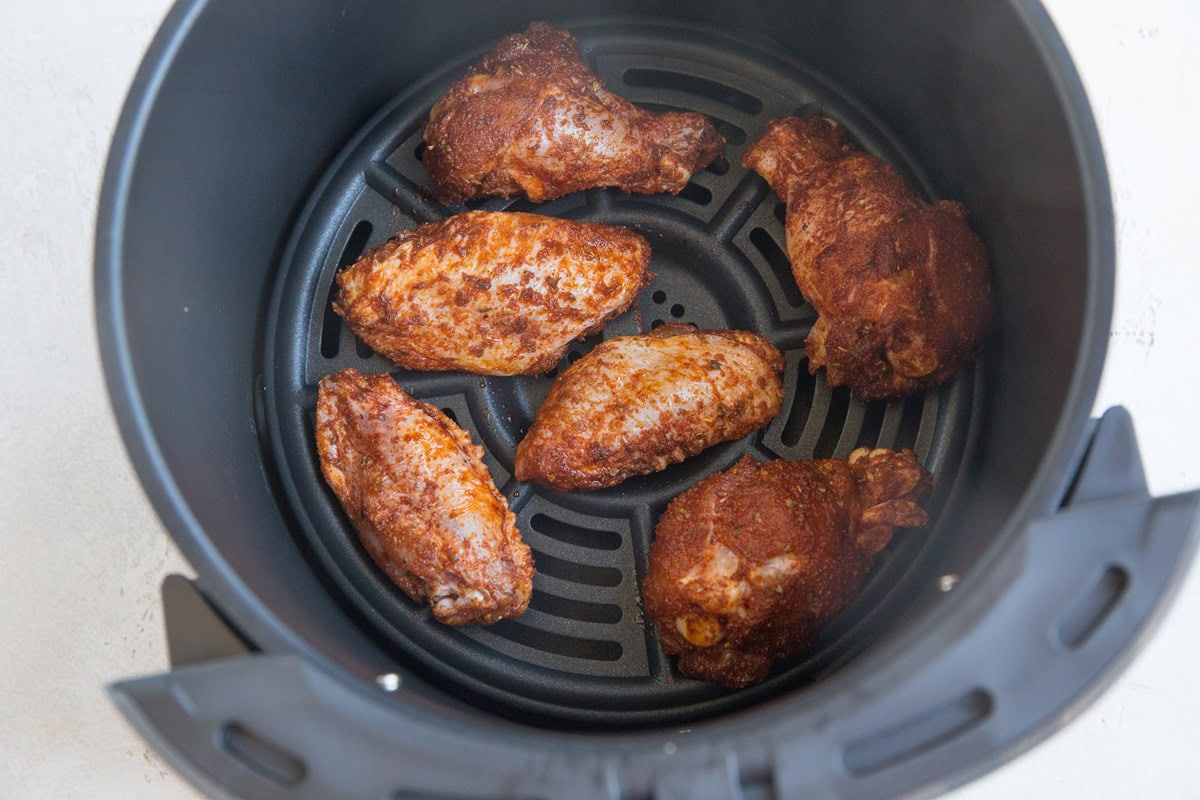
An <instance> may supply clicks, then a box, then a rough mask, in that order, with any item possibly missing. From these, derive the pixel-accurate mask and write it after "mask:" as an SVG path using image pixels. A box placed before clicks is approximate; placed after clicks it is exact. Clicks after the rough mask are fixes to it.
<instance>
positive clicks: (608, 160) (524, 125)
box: [421, 22, 725, 203]
mask: <svg viewBox="0 0 1200 800" xmlns="http://www.w3.org/2000/svg"><path fill="white" fill-rule="evenodd" d="M603 87H604V85H603V84H602V83H601V82H600V79H599V78H598V77H597V76H596V74H595V73H594V72H592V71H591V70H590V69H588V67H587V65H586V64H585V63H584V62H583V60H582V58H581V57H580V54H579V44H578V42H576V41H575V37H574V36H572V35H571V34H570V33H568V32H567V31H564V30H558V29H556V28H552V27H550V26H549V25H547V24H545V23H543V22H535V23H533V24H532V25H530V26H529V30H528V31H526V32H525V33H521V34H514V35H512V36H508V37H505V38H504V39H503V40H501V42H500V43H499V44H498V45H496V47H495V48H494V49H493V50H492V51H491V52H490V53H488V54H487V55H486V56H484V57H483V60H482V61H480V62H479V63H478V64H476V65H474V66H473V67H471V68H470V70H469V71H468V73H467V75H466V77H464V78H462V79H461V80H459V81H458V82H457V83H455V84H454V85H453V86H451V87H450V89H449V91H448V92H447V93H446V95H445V96H444V97H443V98H442V99H441V100H439V101H438V102H437V104H436V105H434V107H433V109H432V110H431V111H430V114H429V122H428V123H427V124H426V125H425V131H424V138H425V145H426V148H425V152H424V153H423V155H422V157H421V158H422V161H423V162H424V164H425V167H426V169H428V170H429V174H430V176H431V177H432V178H433V184H434V188H435V193H436V195H437V199H438V200H439V201H441V202H443V203H457V202H460V201H462V200H469V199H471V198H476V197H490V196H496V195H499V196H502V197H511V196H513V195H516V194H520V193H524V194H526V195H528V197H529V199H530V200H533V201H535V202H541V201H544V200H550V199H553V198H555V197H561V196H562V195H565V194H569V193H571V192H577V191H579V190H581V189H590V188H593V187H597V186H617V187H620V188H621V189H624V190H625V191H626V192H636V193H642V194H647V193H652V192H678V191H679V190H680V189H682V188H683V187H684V186H685V185H687V182H688V180H689V179H690V178H691V176H692V173H693V172H695V171H696V170H698V169H703V168H704V167H705V166H707V165H708V164H709V162H711V161H712V160H713V159H715V158H716V157H717V156H719V155H720V154H721V152H722V151H723V150H724V148H725V140H724V139H722V138H721V135H720V134H719V133H717V129H716V128H715V127H714V126H713V124H712V122H710V121H709V120H708V118H707V117H705V116H704V115H702V114H696V113H692V112H672V113H666V114H655V113H652V112H650V111H644V110H642V109H639V108H637V107H636V106H634V105H633V104H632V103H630V102H629V101H628V100H625V99H624V98H621V97H618V96H617V95H615V94H612V93H611V92H608V91H606V90H605V89H604V88H603Z"/></svg>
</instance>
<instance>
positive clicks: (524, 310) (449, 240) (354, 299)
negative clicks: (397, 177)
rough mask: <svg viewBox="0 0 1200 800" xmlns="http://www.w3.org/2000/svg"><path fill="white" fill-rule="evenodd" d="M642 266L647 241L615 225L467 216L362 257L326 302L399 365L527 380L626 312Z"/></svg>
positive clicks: (642, 278)
mask: <svg viewBox="0 0 1200 800" xmlns="http://www.w3.org/2000/svg"><path fill="white" fill-rule="evenodd" d="M649 264H650V245H649V244H647V243H646V240H645V239H643V238H642V237H641V236H638V235H637V234H636V233H633V232H632V231H628V230H626V229H624V228H619V227H616V226H614V225H599V224H596V223H591V222H575V221H573V220H566V219H556V218H554V217H546V216H541V215H539V214H521V213H508V212H502V211H496V212H484V211H471V212H467V213H465V214H457V215H455V216H453V217H450V218H449V219H446V220H442V221H441V222H433V223H429V224H426V225H421V226H419V227H417V228H416V230H412V231H405V232H403V233H400V234H398V235H397V236H396V237H395V238H393V239H392V240H391V241H389V242H387V243H386V244H384V245H382V246H380V247H377V248H375V249H374V250H372V251H371V252H369V253H367V254H366V255H364V256H363V257H362V258H360V259H359V260H358V261H357V262H356V263H355V264H354V265H353V266H351V267H350V268H349V269H347V270H345V271H344V272H342V273H341V274H339V275H338V277H337V281H338V286H339V287H340V293H339V295H338V297H337V299H336V300H335V301H334V305H333V307H334V310H335V311H337V312H338V313H339V314H341V315H342V317H344V318H345V320H346V323H347V324H348V325H349V326H350V328H351V329H352V330H353V331H354V332H355V334H357V335H358V336H359V338H361V339H362V340H363V341H365V342H366V343H367V344H369V345H370V346H371V347H372V348H373V349H374V350H375V351H376V352H378V353H381V354H382V355H384V356H386V357H387V358H390V359H391V360H392V361H394V362H395V363H396V364H399V365H400V366H402V367H407V368H408V369H416V370H463V371H466V372H474V373H479V374H484V375H521V374H534V373H539V372H545V371H546V370H548V369H550V368H551V367H553V366H554V365H555V364H556V363H557V362H558V360H559V359H561V358H562V356H563V353H564V352H565V351H566V349H567V347H568V345H570V343H571V342H572V341H573V340H575V339H578V338H580V337H582V336H586V335H588V334H590V333H594V332H596V331H599V330H600V329H601V328H603V327H604V323H605V322H607V321H608V320H610V319H612V318H613V317H615V316H617V315H618V314H620V313H621V312H623V311H624V310H625V309H627V308H629V306H630V304H631V303H633V300H634V298H635V297H637V293H638V291H640V290H641V288H642V287H643V286H644V285H645V284H646V283H647V282H648V281H649V279H650V273H649V272H648V271H647V269H646V268H647V267H648V266H649Z"/></svg>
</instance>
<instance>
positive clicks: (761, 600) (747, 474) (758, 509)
mask: <svg viewBox="0 0 1200 800" xmlns="http://www.w3.org/2000/svg"><path fill="white" fill-rule="evenodd" d="M931 485H932V479H931V478H930V476H929V473H927V472H926V471H925V470H924V469H923V468H922V467H921V466H920V464H918V463H917V460H916V456H914V455H913V453H912V451H910V450H901V451H893V450H883V449H879V450H871V449H869V448H865V447H864V448H859V449H858V450H855V451H854V452H853V453H851V454H850V457H849V459H848V460H847V461H840V460H832V459H831V460H820V461H771V462H768V463H765V464H760V463H758V462H756V461H752V460H751V459H749V458H743V459H742V460H741V461H740V462H738V463H737V464H736V465H735V466H734V467H733V468H732V469H729V470H727V471H726V472H722V473H718V474H716V475H713V476H712V477H710V478H707V479H705V480H704V481H702V482H700V483H699V484H697V485H695V486H693V487H692V488H691V489H689V490H687V491H686V492H684V493H683V494H681V495H680V496H679V497H677V498H676V499H675V500H674V501H672V503H671V504H670V505H669V506H668V507H667V510H666V512H664V513H663V516H662V519H660V520H659V523H658V527H657V528H656V529H655V538H654V543H653V544H652V545H651V548H650V566H649V570H648V572H647V575H646V580H645V583H644V584H643V586H642V596H643V599H644V601H645V604H644V605H645V610H646V613H647V614H648V615H649V616H650V617H651V618H652V619H653V620H654V623H655V625H656V626H657V628H658V631H659V635H660V636H661V638H662V642H663V647H664V649H665V650H666V651H667V653H670V654H677V655H678V656H679V671H680V672H681V673H683V674H684V675H688V676H691V677H694V678H700V679H701V680H707V681H716V682H718V683H722V684H724V685H726V686H729V687H732V688H741V687H744V686H748V685H749V684H752V683H756V682H758V681H761V680H762V679H763V678H764V677H766V675H767V671H768V670H769V669H770V667H771V664H772V662H773V661H775V660H777V659H780V658H786V657H787V656H790V655H793V654H795V653H798V652H800V651H801V650H803V649H804V648H805V647H807V646H808V644H809V643H810V642H811V640H812V639H813V637H814V636H815V635H816V634H817V632H819V631H820V629H821V628H822V627H823V626H824V625H825V624H826V623H827V622H829V620H830V619H832V618H833V617H834V615H836V614H837V613H838V612H839V611H840V610H841V609H842V608H844V607H845V605H846V604H847V603H848V602H849V601H850V599H851V598H852V597H853V596H854V595H855V593H856V592H857V591H858V588H859V586H860V584H861V583H862V580H863V578H864V576H865V575H866V574H867V571H868V570H869V569H870V568H871V564H872V562H873V560H874V557H875V554H876V553H878V552H879V551H880V550H881V549H882V548H883V547H884V545H886V544H887V543H888V541H890V539H891V537H892V533H893V532H894V530H895V528H897V527H917V526H923V525H926V524H928V518H927V516H926V514H925V512H924V511H923V510H922V509H921V507H920V506H919V505H918V503H919V502H921V501H922V500H924V499H925V497H926V496H927V495H928V493H929V490H930V488H931Z"/></svg>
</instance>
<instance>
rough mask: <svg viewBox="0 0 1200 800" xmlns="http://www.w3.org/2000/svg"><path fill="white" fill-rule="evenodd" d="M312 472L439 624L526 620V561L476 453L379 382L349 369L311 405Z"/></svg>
mask: <svg viewBox="0 0 1200 800" xmlns="http://www.w3.org/2000/svg"><path fill="white" fill-rule="evenodd" d="M317 453H318V455H319V456H320V461H321V472H322V473H323V474H324V476H325V480H326V481H327V482H328V483H329V486H330V487H331V488H332V489H333V492H334V494H335V495H337V498H338V500H339V501H340V502H341V504H342V507H343V508H344V509H345V510H346V513H347V514H348V515H349V517H350V520H351V522H352V523H353V524H354V528H355V529H356V530H357V531H358V535H359V538H360V539H361V540H362V543H363V547H365V548H366V551H367V552H368V553H369V554H370V555H371V558H372V559H374V560H375V563H376V564H378V565H379V567H380V569H382V570H383V571H384V572H385V573H386V574H387V576H388V577H389V578H391V579H392V581H393V582H395V584H396V585H397V586H399V587H400V588H401V589H402V590H403V591H404V592H405V594H407V595H408V596H409V597H411V598H412V599H414V600H416V601H417V602H427V603H429V604H430V605H432V606H433V616H434V618H435V619H437V620H439V621H440V622H444V623H446V624H448V625H463V624H466V623H471V622H478V623H491V622H495V621H497V620H499V619H503V618H505V617H514V616H517V615H518V614H521V613H523V612H524V611H525V609H526V607H527V606H528V605H529V597H530V594H531V592H532V591H533V558H532V555H531V553H530V550H529V546H528V545H526V544H525V543H524V542H523V541H522V540H521V535H520V534H519V533H518V532H517V527H516V517H515V516H514V515H513V513H512V511H511V510H509V507H508V502H507V501H506V500H505V499H504V496H503V495H501V494H500V492H498V491H497V490H496V486H495V484H494V483H493V482H492V478H491V475H489V474H488V471H487V468H486V467H485V466H484V464H483V450H482V448H480V447H478V446H476V445H475V444H473V443H472V442H471V437H470V436H468V435H467V433H466V432H465V431H463V430H462V429H461V428H459V427H458V425H456V424H455V423H454V422H453V421H452V420H451V419H450V418H449V417H447V416H446V415H445V414H443V413H442V412H441V411H439V410H438V409H437V408H435V407H434V406H431V405H429V404H428V403H422V402H420V401H418V400H414V399H413V398H411V397H409V396H408V394H406V393H405V392H404V390H403V389H401V388H400V387H399V386H398V385H397V384H396V382H395V381H393V380H392V379H391V378H390V377H388V376H387V375H371V376H366V375H362V374H360V373H358V372H356V371H355V370H352V369H346V370H342V371H341V372H338V373H336V374H334V375H330V376H327V377H325V378H323V379H322V380H321V383H320V388H319V390H318V396H317Z"/></svg>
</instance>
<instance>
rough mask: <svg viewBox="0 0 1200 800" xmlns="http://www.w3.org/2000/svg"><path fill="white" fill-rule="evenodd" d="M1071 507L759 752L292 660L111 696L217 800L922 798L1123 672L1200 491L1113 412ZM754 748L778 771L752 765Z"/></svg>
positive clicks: (1178, 559)
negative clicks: (569, 724) (1171, 486)
mask: <svg viewBox="0 0 1200 800" xmlns="http://www.w3.org/2000/svg"><path fill="white" fill-rule="evenodd" d="M1064 503H1065V504H1064V506H1063V507H1062V508H1061V509H1060V510H1059V511H1058V512H1057V513H1055V514H1053V515H1051V516H1049V517H1048V518H1044V519H1038V520H1034V521H1032V522H1030V523H1028V529H1027V531H1026V535H1025V536H1024V537H1023V542H1024V545H1025V546H1024V547H1023V548H1014V549H1013V550H1012V551H1010V553H1009V555H1008V557H1007V558H1006V559H1004V560H1003V561H1001V562H1000V563H997V564H995V565H993V568H992V569H990V570H989V571H988V573H987V575H986V581H985V585H980V586H975V587H972V591H970V592H969V593H964V596H963V600H962V605H961V607H960V608H958V609H956V612H957V613H955V614H954V615H953V616H952V618H951V621H950V623H948V624H947V628H946V629H941V630H939V631H937V632H936V635H931V636H930V637H929V640H930V646H929V647H924V648H910V649H909V650H907V651H906V652H905V653H904V654H903V655H901V656H900V657H899V658H897V659H896V660H894V661H892V662H889V663H887V664H886V665H885V666H884V667H883V668H881V669H878V670H876V671H874V672H872V673H871V674H869V675H868V677H867V679H866V680H865V681H862V682H860V683H858V684H856V685H855V686H854V687H853V689H852V690H847V691H845V692H843V693H842V694H840V695H837V696H836V697H834V698H833V699H832V700H831V701H830V702H829V703H828V704H827V705H825V706H822V708H821V709H819V713H795V714H791V715H787V716H786V717H784V718H783V719H776V720H774V721H773V722H772V723H771V724H770V725H764V726H762V727H760V728H759V729H757V730H756V731H755V732H754V733H753V734H752V735H746V736H741V737H728V738H725V739H720V740H717V739H714V738H713V737H705V736H703V735H700V732H699V731H696V732H695V733H694V734H693V735H691V736H686V737H684V736H676V737H674V738H673V739H670V738H663V737H664V736H667V735H660V736H659V738H655V735H639V736H637V737H634V736H630V737H571V736H554V735H547V734H545V733H541V732H525V733H522V732H520V731H519V730H518V729H514V728H513V727H512V726H503V727H501V726H499V725H495V724H493V723H491V722H489V721H488V718H486V717H484V716H483V715H480V714H474V715H472V714H464V716H463V719H462V720H461V721H460V723H459V724H458V725H446V724H444V720H439V719H438V718H437V717H436V716H435V715H434V714H426V713H424V712H423V710H422V709H423V707H424V706H423V703H424V701H423V700H422V699H421V697H420V695H419V694H414V695H412V696H411V697H407V696H405V691H406V687H405V686H404V685H403V680H404V679H403V676H396V680H397V681H398V682H400V684H401V685H400V686H399V687H398V688H397V687H395V686H392V687H389V688H393V689H396V690H397V691H396V694H397V695H398V696H399V699H401V700H403V701H404V706H405V710H404V712H403V713H400V712H398V709H397V707H396V706H394V705H393V704H392V703H391V702H389V700H390V699H391V698H390V697H389V696H388V695H386V694H384V693H383V692H378V693H376V692H371V691H367V690H365V689H364V688H363V687H361V686H357V685H352V682H350V681H346V680H344V679H343V678H340V677H338V676H335V675H333V674H331V673H328V672H326V671H325V670H324V669H323V668H321V667H319V666H317V665H315V664H313V663H310V662H307V661H305V660H303V659H301V658H299V657H297V656H293V655H243V656H239V657H233V658H226V659H223V660H217V661H210V662H204V663H193V664H190V665H188V666H184V667H181V668H178V669H176V670H174V671H172V672H170V673H167V674H163V675H156V676H150V677H146V678H140V679H135V680H130V681H124V682H122V683H119V684H116V685H114V686H113V687H111V693H112V695H113V697H114V699H115V700H116V702H117V703H118V705H119V706H120V707H121V709H122V710H123V711H124V712H125V714H126V715H127V716H128V717H129V718H130V720H131V721H132V722H133V723H134V725H135V726H136V727H137V728H138V730H139V731H140V732H141V733H142V735H143V736H145V738H146V739H147V740H148V741H150V742H151V743H152V744H153V745H154V746H155V747H156V748H157V749H158V750H159V752H161V753H163V754H164V755H165V756H166V757H167V758H168V759H169V760H171V761H172V763H173V764H174V765H175V766H176V767H177V768H178V769H179V770H180V771H181V772H182V773H184V774H185V775H186V776H187V777H188V778H189V779H191V780H192V781H193V782H194V783H195V784H196V785H198V786H200V787H201V788H202V789H203V790H205V791H206V792H208V793H209V794H211V795H213V796H216V797H242V798H293V799H300V800H309V799H310V798H311V799H312V800H316V799H317V798H321V799H322V800H339V799H340V798H360V797H366V798H388V799H389V800H399V799H400V798H406V797H432V798H444V799H445V800H450V799H451V798H455V799H458V798H482V797H518V798H529V797H575V798H597V799H599V798H604V799H605V800H619V798H622V797H646V796H648V795H654V796H655V797H657V798H660V799H661V800H668V798H677V797H689V798H696V797H705V798H730V799H731V800H736V798H739V797H750V796H753V797H759V796H773V797H777V798H781V799H782V798H797V800H799V798H813V797H839V798H876V797H890V796H895V795H897V794H901V793H906V792H910V791H914V790H923V791H924V792H934V791H937V790H939V789H944V788H948V787H949V786H951V785H954V784H956V783H960V782H962V781H963V780H966V779H967V778H969V777H972V776H973V775H975V774H979V773H981V772H983V771H984V770H985V769H986V768H988V767H990V766H992V765H994V764H995V763H997V762H999V761H1002V760H1003V759H1004V758H1006V757H1007V756H1009V755H1011V754H1013V753H1014V752H1017V751H1019V750H1021V749H1024V748H1025V747H1027V746H1029V745H1030V744H1031V743H1032V742H1033V741H1035V740H1036V739H1038V738H1041V737H1042V736H1045V735H1046V734H1048V733H1050V732H1051V731H1053V730H1055V729H1056V728H1058V727H1059V726H1060V725H1061V724H1062V723H1063V722H1065V720H1066V719H1067V718H1069V716H1070V715H1071V714H1072V713H1074V712H1075V710H1077V709H1078V708H1079V707H1081V706H1082V705H1083V704H1084V702H1085V701H1086V700H1087V699H1090V698H1091V696H1093V695H1094V694H1095V693H1096V692H1098V690H1099V688H1101V687H1102V686H1103V685H1104V684H1105V683H1106V678H1110V677H1111V676H1112V675H1114V674H1115V672H1116V668H1117V667H1118V666H1120V665H1122V664H1123V663H1124V662H1125V661H1126V660H1127V659H1129V658H1130V657H1131V656H1132V654H1133V653H1134V651H1135V650H1136V645H1137V643H1138V641H1139V639H1140V638H1141V637H1143V636H1145V635H1146V633H1147V630H1148V627H1149V626H1148V623H1149V622H1151V621H1152V620H1153V618H1154V617H1155V615H1156V614H1157V613H1158V612H1159V611H1160V610H1161V609H1162V608H1163V607H1164V606H1165V604H1166V601H1167V599H1168V598H1169V597H1170V594H1171V590H1172V589H1173V588H1174V586H1175V585H1176V584H1177V582H1178V580H1179V579H1180V577H1181V575H1182V573H1183V571H1184V569H1185V567H1186V565H1187V563H1188V561H1189V560H1190V556H1191V553H1192V550H1193V549H1194V547H1195V543H1196V539H1197V532H1198V529H1197V525H1196V521H1197V510H1198V509H1200V491H1197V492H1189V493H1186V494H1178V495H1173V496H1168V497H1162V498H1157V499H1156V498H1151V497H1150V496H1149V494H1148V492H1147V490H1146V485H1145V480H1144V477H1143V475H1142V468H1141V462H1140V460H1139V457H1138V453H1137V446H1136V440H1135V438H1134V435H1133V427H1132V423H1131V421H1130V419H1129V415H1128V414H1127V413H1126V412H1125V411H1124V410H1123V409H1113V410H1112V411H1110V412H1109V413H1108V414H1106V415H1105V416H1104V417H1103V418H1102V419H1101V420H1100V421H1099V422H1098V423H1097V424H1096V426H1095V427H1094V429H1093V435H1092V438H1091V440H1090V444H1089V447H1088V449H1087V452H1086V454H1085V456H1084V458H1083V461H1082V465H1081V467H1080V469H1079V471H1078V474H1077V476H1076V478H1075V480H1074V482H1073V483H1072V485H1071V487H1070V489H1069V491H1068V494H1067V496H1066V498H1065V500H1064ZM945 588H946V590H947V591H950V592H953V591H955V589H954V588H953V587H952V586H950V585H947V586H946V587H945ZM236 645H237V642H236V641H224V643H223V644H222V647H226V648H228V652H230V653H232V652H237V650H236ZM175 649H176V648H174V647H173V650H175ZM764 752H766V753H768V754H769V757H768V761H769V768H768V769H766V770H763V769H760V768H756V769H745V767H744V765H748V764H762V763H763V761H764V755H763V754H764ZM743 772H744V773H746V774H743Z"/></svg>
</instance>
